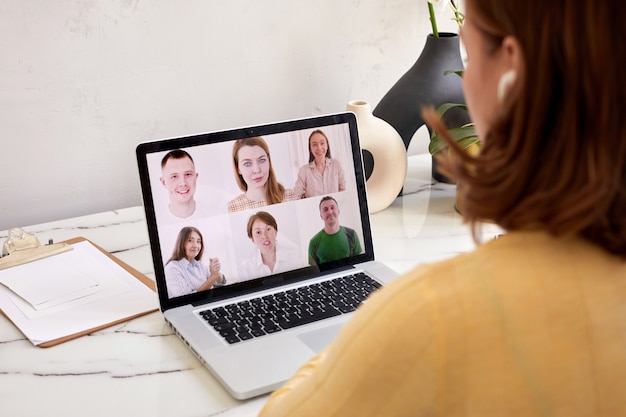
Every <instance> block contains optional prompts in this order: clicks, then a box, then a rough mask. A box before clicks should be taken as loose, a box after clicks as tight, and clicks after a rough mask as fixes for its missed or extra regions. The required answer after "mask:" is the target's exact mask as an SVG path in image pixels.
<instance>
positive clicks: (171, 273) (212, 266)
mask: <svg viewBox="0 0 626 417" xmlns="http://www.w3.org/2000/svg"><path fill="white" fill-rule="evenodd" d="M203 254H204V242H203V240H202V233H200V230H198V229H196V228H195V227H183V228H182V229H181V230H180V232H179V233H178V237H177V238H176V244H175V246H174V251H173V253H172V257H171V258H170V259H169V260H168V261H167V262H166V263H165V282H166V283H167V295H168V296H169V297H170V298H171V297H179V296H181V295H185V294H191V293H194V292H198V291H204V290H209V289H211V288H213V286H216V285H217V286H219V285H224V284H226V278H225V277H224V275H223V274H222V273H221V272H220V269H221V264H220V261H219V259H217V258H211V259H210V260H209V265H208V266H207V265H206V264H205V263H204V262H202V255H203Z"/></svg>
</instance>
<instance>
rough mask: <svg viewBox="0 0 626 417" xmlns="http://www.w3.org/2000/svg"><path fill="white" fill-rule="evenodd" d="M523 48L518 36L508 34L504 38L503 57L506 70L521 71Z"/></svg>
mask: <svg viewBox="0 0 626 417" xmlns="http://www.w3.org/2000/svg"><path fill="white" fill-rule="evenodd" d="M523 58H524V57H523V55H522V48H521V46H520V43H519V41H518V40H517V38H515V37H513V36H506V37H505V38H504V39H503V40H502V59H503V64H504V67H505V68H504V70H505V71H506V70H510V69H512V70H514V71H516V72H519V71H520V70H521V69H522V61H523Z"/></svg>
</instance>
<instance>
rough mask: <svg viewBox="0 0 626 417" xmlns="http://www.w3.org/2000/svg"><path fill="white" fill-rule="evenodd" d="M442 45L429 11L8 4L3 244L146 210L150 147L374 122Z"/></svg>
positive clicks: (93, 1) (267, 4)
mask: <svg viewBox="0 0 626 417" xmlns="http://www.w3.org/2000/svg"><path fill="white" fill-rule="evenodd" d="M441 16H442V17H440V18H439V26H440V30H450V31H456V27H455V26H454V22H452V21H450V19H449V18H448V17H443V16H445V14H442V15H441ZM448 16H450V14H448ZM429 32H430V26H429V22H428V16H427V6H426V1H425V0H388V1H359V0H349V1H348V0H340V1H337V0H317V1H308V2H305V1H301V0H267V1H254V0H228V1H226V0H224V1H216V0H181V1H176V2H174V1H170V0H110V1H97V0H56V1H46V0H2V1H1V2H0V50H1V51H2V53H1V54H0V140H1V141H2V142H1V143H2V145H1V148H0V149H1V150H0V230H3V229H7V228H9V227H13V226H17V225H29V224H35V223H40V222H44V221H50V220H56V219H61V218H66V217H73V216H78V215H83V214H89V213H94V212H99V211H105V210H110V209H116V208H122V207H128V206H134V205H139V204H141V195H140V190H139V181H138V178H137V171H136V164H135V159H134V149H135V146H136V145H137V143H139V142H141V141H146V140H151V139H157V138H162V137H169V136H178V135H182V134H186V133H199V132H205V131H211V130H216V129H222V128H230V127H236V126H239V125H246V124H254V123H261V122H266V121H275V120H283V119H290V118H296V117H303V116H309V115H315V114H322V113H332V112H337V111H343V110H344V109H345V105H346V103H347V102H348V101H349V100H352V99H362V100H367V101H370V102H371V103H372V107H374V106H375V105H376V104H377V103H378V101H379V100H380V98H382V96H383V95H384V93H385V92H386V91H387V90H388V89H389V88H390V87H391V86H392V85H393V83H394V82H395V81H396V80H397V79H398V78H399V77H400V76H401V75H402V74H403V73H404V72H405V71H406V70H407V69H408V68H409V67H410V66H411V65H412V64H413V62H414V61H415V60H416V59H417V57H418V56H419V53H420V51H421V49H422V47H423V44H424V41H425V36H426V35H427V34H428V33H429Z"/></svg>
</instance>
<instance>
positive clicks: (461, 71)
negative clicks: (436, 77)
mask: <svg viewBox="0 0 626 417" xmlns="http://www.w3.org/2000/svg"><path fill="white" fill-rule="evenodd" d="M464 72H465V70H446V71H444V72H443V75H449V74H456V75H458V76H459V77H461V78H463V73H464Z"/></svg>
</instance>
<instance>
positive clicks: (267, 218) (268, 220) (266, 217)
mask: <svg viewBox="0 0 626 417" xmlns="http://www.w3.org/2000/svg"><path fill="white" fill-rule="evenodd" d="M257 220H261V221H262V222H263V223H265V224H267V225H268V226H272V227H273V228H274V230H276V231H277V232H278V223H276V219H275V218H274V216H272V215H271V214H269V213H268V212H267V211H259V212H257V213H255V214H253V215H252V216H250V218H249V219H248V228H247V230H248V237H249V238H250V239H252V225H253V224H254V222H255V221H257Z"/></svg>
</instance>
